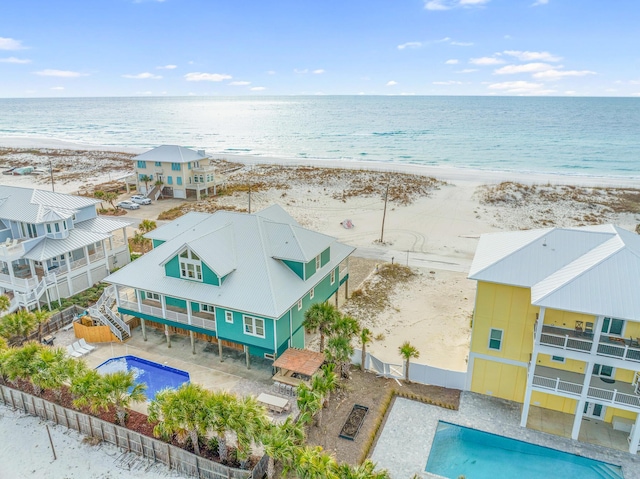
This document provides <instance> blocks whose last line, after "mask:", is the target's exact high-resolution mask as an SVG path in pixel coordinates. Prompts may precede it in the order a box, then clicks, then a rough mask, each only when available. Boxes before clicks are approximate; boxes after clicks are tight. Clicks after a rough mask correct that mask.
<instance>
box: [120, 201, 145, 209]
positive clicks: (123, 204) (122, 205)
mask: <svg viewBox="0 0 640 479" xmlns="http://www.w3.org/2000/svg"><path fill="white" fill-rule="evenodd" d="M117 206H118V207H120V208H124V209H125V210H137V209H139V208H140V205H139V204H137V203H134V202H133V201H121V202H120V203H118V204H117Z"/></svg>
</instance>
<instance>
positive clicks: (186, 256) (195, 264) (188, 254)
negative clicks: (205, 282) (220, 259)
mask: <svg viewBox="0 0 640 479" xmlns="http://www.w3.org/2000/svg"><path fill="white" fill-rule="evenodd" d="M180 277H181V278H184V279H192V280H194V281H202V261H200V258H199V257H198V255H196V254H195V253H194V252H193V251H191V250H190V249H186V250H184V251H183V252H182V253H180Z"/></svg>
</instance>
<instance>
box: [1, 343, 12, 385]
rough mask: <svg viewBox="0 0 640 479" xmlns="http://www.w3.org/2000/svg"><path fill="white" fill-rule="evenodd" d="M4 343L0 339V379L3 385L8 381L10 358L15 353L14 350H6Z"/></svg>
mask: <svg viewBox="0 0 640 479" xmlns="http://www.w3.org/2000/svg"><path fill="white" fill-rule="evenodd" d="M6 344H7V343H6V341H5V340H4V339H2V338H0V379H1V380H2V382H3V383H4V384H6V383H7V380H8V379H9V372H10V367H9V364H10V360H11V356H12V355H13V354H14V353H15V352H16V349H14V348H7V347H6Z"/></svg>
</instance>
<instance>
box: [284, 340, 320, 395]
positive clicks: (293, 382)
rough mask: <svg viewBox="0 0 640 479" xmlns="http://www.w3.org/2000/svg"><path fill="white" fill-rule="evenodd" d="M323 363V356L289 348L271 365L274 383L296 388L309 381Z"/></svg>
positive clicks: (305, 350)
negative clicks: (273, 372) (273, 371)
mask: <svg viewBox="0 0 640 479" xmlns="http://www.w3.org/2000/svg"><path fill="white" fill-rule="evenodd" d="M322 363H324V354H323V353H318V352H315V351H310V350H308V349H298V348H289V349H287V350H286V351H285V352H284V353H282V354H281V355H280V357H279V358H278V359H276V360H275V361H274V363H273V367H274V368H276V373H275V374H274V375H273V378H272V379H273V380H274V381H275V382H276V383H281V384H285V385H288V386H293V387H296V386H298V384H300V383H301V382H307V381H309V380H310V379H311V376H313V375H314V374H315V373H316V371H318V369H320V366H322Z"/></svg>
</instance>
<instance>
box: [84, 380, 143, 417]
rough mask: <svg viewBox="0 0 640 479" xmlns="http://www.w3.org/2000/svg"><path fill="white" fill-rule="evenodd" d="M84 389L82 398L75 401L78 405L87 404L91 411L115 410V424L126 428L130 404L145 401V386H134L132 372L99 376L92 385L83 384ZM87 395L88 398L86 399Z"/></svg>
mask: <svg viewBox="0 0 640 479" xmlns="http://www.w3.org/2000/svg"><path fill="white" fill-rule="evenodd" d="M85 386H86V389H85V390H84V391H81V392H82V393H83V394H85V395H83V396H81V397H80V398H78V399H77V400H76V403H77V404H79V405H82V404H89V407H91V410H92V411H98V410H99V409H103V410H104V411H108V410H109V407H110V406H113V407H114V408H115V410H116V416H115V422H116V424H119V425H120V426H126V419H127V408H128V407H129V406H130V405H131V403H132V402H142V401H146V399H147V397H146V396H145V395H144V391H145V389H146V388H147V386H146V385H145V384H144V383H140V384H136V382H135V379H134V376H133V371H116V372H113V373H108V374H104V375H99V378H98V380H97V381H96V382H95V383H94V384H93V385H91V384H85ZM87 393H89V394H90V395H89V397H87V395H86V394H87Z"/></svg>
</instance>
